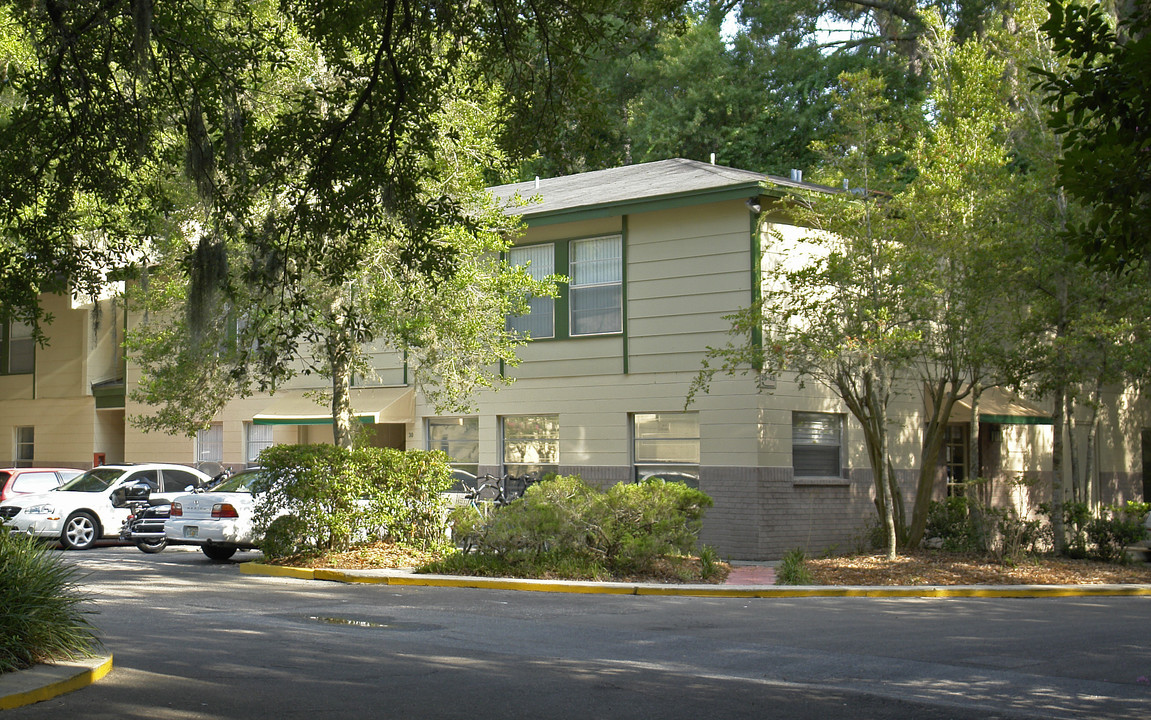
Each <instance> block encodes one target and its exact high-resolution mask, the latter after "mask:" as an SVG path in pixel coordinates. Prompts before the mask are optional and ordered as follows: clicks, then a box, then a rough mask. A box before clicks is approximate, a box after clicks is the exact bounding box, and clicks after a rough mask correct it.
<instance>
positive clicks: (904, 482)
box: [480, 465, 1143, 560]
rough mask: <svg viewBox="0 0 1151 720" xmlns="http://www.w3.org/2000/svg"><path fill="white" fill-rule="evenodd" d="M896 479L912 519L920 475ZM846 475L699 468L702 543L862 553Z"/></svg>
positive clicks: (861, 526)
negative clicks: (704, 497) (706, 500)
mask: <svg viewBox="0 0 1151 720" xmlns="http://www.w3.org/2000/svg"><path fill="white" fill-rule="evenodd" d="M489 470H490V471H493V472H494V471H495V470H496V468H480V472H481V473H484V472H487V471H489ZM560 472H561V474H564V475H579V476H581V477H582V478H583V479H584V481H586V482H587V483H588V484H590V485H594V486H596V487H600V488H606V487H609V486H611V485H612V484H614V483H617V482H627V481H630V479H631V468H630V467H629V466H586V465H581V466H561V467H560ZM897 474H898V478H899V484H900V487H901V488H902V490H903V497H904V504H905V511H906V513H907V520H908V522H910V520H911V511H912V507H911V504H912V502H913V500H914V497H915V484H916V482H917V481H918V473H917V472H916V471H913V470H900V471H897ZM844 475H845V477H843V478H842V479H840V478H832V479H825V478H816V479H805V478H795V477H794V476H793V474H792V470H791V468H789V467H722V466H704V467H701V468H700V481H699V486H700V490H702V491H703V492H705V493H707V494H708V495H709V496H710V497H711V499H712V501H713V502H714V505H713V506H712V507H711V509H709V510H708V511H707V515H706V516H705V517H704V524H703V531H702V533H701V535H700V542H702V543H703V544H705V545H710V546H711V547H713V548H715V550H716V552H718V553H719V555H720V557H723V558H725V559H729V560H777V559H779V558H781V557H782V556H783V555H784V553H786V552H787V551H789V550H792V549H794V548H803V549H804V550H805V551H806V552H807V553H808V554H809V555H813V556H818V555H822V554H824V553H848V552H854V551H856V550H861V549H864V548H866V547H868V545H867V533H868V531H869V529H870V528H872V527H874V526H875V525H876V524H877V520H878V518H877V513H876V510H875V502H874V500H873V497H874V493H873V487H872V473H871V470H870V469H854V470H851V471H848V472H845V473H844ZM1037 479H1038V480H1039V482H1037V483H1035V484H1033V485H1031V486H1029V487H1028V488H1026V490H1025V491H1024V492H1028V493H1031V494H1033V495H1035V497H1017V498H1016V502H1017V503H1018V504H1021V505H1024V506H1036V505H1037V504H1038V502H1039V501H1041V500H1042V499H1044V498H1043V497H1041V496H1045V495H1048V494H1049V493H1048V492H1044V490H1045V489H1047V488H1049V487H1050V485H1049V482H1044V481H1045V480H1046V477H1043V478H1037ZM1002 485H1003V487H1004V488H1006V486H1007V483H1002ZM996 486H997V488H998V487H999V486H1000V483H997V484H996ZM1005 492H1006V491H1005ZM1099 494H1100V500H1101V501H1102V502H1103V503H1104V504H1120V503H1122V502H1125V501H1127V500H1142V499H1143V497H1142V495H1143V493H1142V475H1141V474H1139V473H1102V474H1101V476H1100V482H1099ZM1007 501H1008V500H1007V495H1006V494H1005V495H1004V497H1002V498H999V497H997V498H996V504H1003V503H1005V502H1007Z"/></svg>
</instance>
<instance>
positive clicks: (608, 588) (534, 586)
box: [240, 562, 1151, 598]
mask: <svg viewBox="0 0 1151 720" xmlns="http://www.w3.org/2000/svg"><path fill="white" fill-rule="evenodd" d="M240 570H241V572H244V573H246V574H248V575H270V576H274V577H292V578H297V579H301V580H327V581H330V582H342V583H368V584H376V585H397V586H405V587H456V588H476V589H488V590H521V591H524V592H551V593H571V594H578V595H590V594H598V595H663V596H679V597H707V598H803V597H867V598H1051V597H1151V585H959V586H946V585H943V586H941V585H902V586H833V587H825V586H811V585H763V586H747V585H743V586H725V585H712V586H700V585H687V586H684V585H655V584H629V583H590V582H562V581H550V580H530V579H517V578H484V577H469V576H450V577H449V576H444V575H413V574H391V575H362V574H359V573H356V572H349V571H346V570H334V569H323V568H318V569H315V570H312V569H310V568H290V567H281V566H279V565H263V564H261V563H255V562H250V563H244V564H242V565H241V566H240Z"/></svg>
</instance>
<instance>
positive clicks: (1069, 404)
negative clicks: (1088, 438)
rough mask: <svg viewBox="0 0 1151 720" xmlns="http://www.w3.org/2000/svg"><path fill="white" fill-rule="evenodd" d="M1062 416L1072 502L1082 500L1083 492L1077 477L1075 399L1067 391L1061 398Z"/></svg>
mask: <svg viewBox="0 0 1151 720" xmlns="http://www.w3.org/2000/svg"><path fill="white" fill-rule="evenodd" d="M1063 403H1064V407H1063V417H1064V422H1065V423H1067V458H1068V460H1069V461H1070V468H1069V470H1070V471H1071V499H1072V500H1073V501H1074V502H1083V492H1082V490H1081V489H1080V488H1081V483H1080V479H1079V477H1080V476H1079V443H1078V442H1077V441H1076V438H1077V437H1078V432H1077V429H1078V428H1077V427H1076V425H1077V423H1076V422H1075V400H1074V398H1073V394H1072V393H1070V392H1068V393H1067V394H1066V395H1065V396H1064V398H1063Z"/></svg>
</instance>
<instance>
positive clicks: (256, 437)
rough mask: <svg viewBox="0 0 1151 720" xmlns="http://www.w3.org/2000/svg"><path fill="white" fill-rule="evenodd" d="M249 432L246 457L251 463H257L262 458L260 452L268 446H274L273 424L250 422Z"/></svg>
mask: <svg viewBox="0 0 1151 720" xmlns="http://www.w3.org/2000/svg"><path fill="white" fill-rule="evenodd" d="M247 433H248V452H247V456H246V458H245V459H246V460H247V461H248V464H249V465H255V464H257V462H258V461H259V459H260V453H261V452H263V451H264V450H265V449H266V448H270V447H272V445H273V444H274V441H273V439H272V426H271V425H257V424H255V423H248V425H247Z"/></svg>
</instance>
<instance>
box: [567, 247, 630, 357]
mask: <svg viewBox="0 0 1151 720" xmlns="http://www.w3.org/2000/svg"><path fill="white" fill-rule="evenodd" d="M570 268H571V271H570V273H569V278H570V281H571V284H570V286H569V287H570V296H569V299H568V304H569V306H570V310H569V311H570V313H571V324H570V326H569V327H570V332H571V334H572V335H601V334H604V333H617V332H620V331H621V330H623V239H622V238H621V237H619V236H618V235H617V236H614V237H605V238H592V239H589V240H573V241H572V243H571V264H570Z"/></svg>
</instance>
